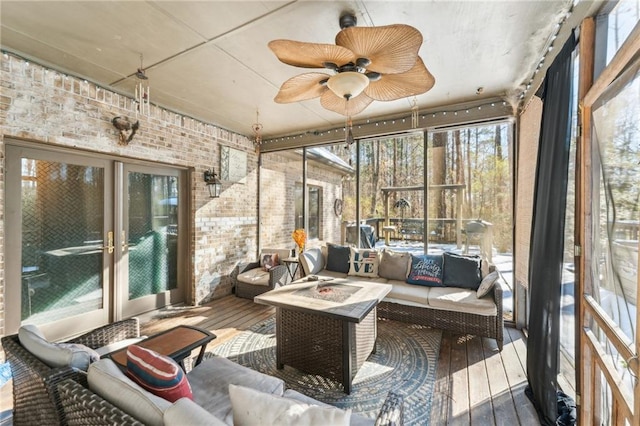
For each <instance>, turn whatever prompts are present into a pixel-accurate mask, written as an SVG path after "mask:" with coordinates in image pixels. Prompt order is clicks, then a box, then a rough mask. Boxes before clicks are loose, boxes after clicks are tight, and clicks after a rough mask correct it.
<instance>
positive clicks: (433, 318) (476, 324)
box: [300, 245, 505, 351]
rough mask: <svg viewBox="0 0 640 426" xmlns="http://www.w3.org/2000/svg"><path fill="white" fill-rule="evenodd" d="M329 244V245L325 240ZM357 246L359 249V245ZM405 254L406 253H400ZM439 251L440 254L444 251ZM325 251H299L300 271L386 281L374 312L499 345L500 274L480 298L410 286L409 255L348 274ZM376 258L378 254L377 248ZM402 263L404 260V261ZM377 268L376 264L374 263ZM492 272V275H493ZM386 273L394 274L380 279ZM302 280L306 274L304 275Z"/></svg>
mask: <svg viewBox="0 0 640 426" xmlns="http://www.w3.org/2000/svg"><path fill="white" fill-rule="evenodd" d="M329 246H330V247H331V245H329ZM361 250H362V249H361ZM404 254H407V253H404ZM444 255H445V254H443V255H442V256H444ZM330 256H331V250H328V249H327V247H326V246H323V247H322V248H313V249H309V250H307V251H305V253H303V255H302V256H301V257H300V264H301V269H302V271H303V274H304V275H305V276H309V275H315V276H318V277H319V279H331V280H333V281H335V282H341V281H342V282H351V283H363V284H364V285H366V283H367V282H369V281H371V280H373V281H375V282H382V283H387V284H391V285H392V290H391V292H390V293H389V294H388V295H387V296H386V297H385V298H384V300H383V301H382V302H380V303H379V304H378V316H379V317H382V318H388V319H392V320H397V321H402V322H408V323H414V324H420V325H426V326H429V327H433V328H439V329H443V330H449V331H453V332H455V333H460V334H473V335H477V336H483V337H489V338H493V339H495V340H496V343H497V345H498V349H499V350H500V351H501V350H502V346H503V341H504V338H503V332H504V330H503V327H504V320H503V315H502V314H503V312H502V294H503V286H504V285H505V284H504V281H503V279H502V277H500V278H499V279H497V280H496V281H495V282H494V283H493V287H492V288H491V290H490V291H489V292H488V294H487V295H486V296H484V297H477V291H476V290H475V289H472V288H471V289H470V288H461V287H443V286H433V287H431V286H426V285H414V284H409V283H407V280H406V279H401V278H403V277H404V278H407V276H408V275H409V273H410V270H411V257H410V255H409V260H408V261H405V262H397V263H396V264H395V268H397V270H396V271H393V272H394V273H389V271H387V274H382V273H381V274H380V275H375V276H372V277H364V276H358V275H350V274H349V273H345V272H344V271H340V272H337V271H336V270H335V269H339V268H336V267H335V265H334V266H333V267H332V265H331V264H332V262H331V261H330V259H329V257H330ZM377 256H378V261H379V262H380V261H381V257H382V256H383V253H381V252H377ZM407 262H408V263H407ZM482 265H483V267H482V268H481V270H480V271H478V273H479V276H480V277H481V279H482V278H485V277H486V276H487V275H488V274H489V273H491V272H493V271H494V270H495V266H493V265H490V264H488V262H486V261H484V260H483V261H482ZM380 268H381V272H382V264H381V263H380ZM494 275H495V274H494ZM388 276H392V277H395V279H389V278H386V277H388ZM303 279H308V277H305V278H303Z"/></svg>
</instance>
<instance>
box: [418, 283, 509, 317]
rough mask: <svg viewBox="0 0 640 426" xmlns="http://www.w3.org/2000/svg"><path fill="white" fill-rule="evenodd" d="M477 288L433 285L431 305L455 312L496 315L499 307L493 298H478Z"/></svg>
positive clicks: (430, 294) (430, 293)
mask: <svg viewBox="0 0 640 426" xmlns="http://www.w3.org/2000/svg"><path fill="white" fill-rule="evenodd" d="M476 294H477V293H476V290H470V289H467V288H459V287H431V288H430V290H429V306H430V307H432V308H434V309H445V310H447V311H454V312H467V313H470V314H478V315H485V316H495V315H497V314H498V308H497V307H496V304H495V302H494V301H493V299H492V298H489V297H484V298H482V299H478V297H477V296H476Z"/></svg>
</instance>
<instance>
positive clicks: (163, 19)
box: [0, 0, 573, 137]
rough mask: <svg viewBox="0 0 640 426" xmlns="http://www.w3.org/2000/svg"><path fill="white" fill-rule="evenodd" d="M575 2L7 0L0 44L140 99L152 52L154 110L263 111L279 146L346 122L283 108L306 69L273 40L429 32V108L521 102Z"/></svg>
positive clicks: (390, 110)
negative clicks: (347, 20)
mask: <svg viewBox="0 0 640 426" xmlns="http://www.w3.org/2000/svg"><path fill="white" fill-rule="evenodd" d="M572 3H573V2H572V0H560V1H552V0H538V1H521V0H511V1H491V0H488V1H456V2H453V1H450V2H445V1H439V0H432V1H426V0H425V1H368V0H357V1H199V2H195V1H121V2H109V1H85V2H75V1H61V2H55V1H7V0H3V1H2V2H1V6H0V7H1V10H0V11H1V24H2V32H1V38H0V41H1V44H2V47H3V48H4V49H6V50H8V51H11V52H14V53H18V54H20V55H22V56H24V57H26V58H29V59H31V60H34V61H36V62H39V63H41V64H44V65H47V66H50V67H53V68H56V69H58V70H60V71H64V72H69V73H71V74H74V75H77V76H80V77H83V78H86V79H88V80H90V81H93V82H95V83H98V84H100V85H102V86H105V87H111V88H113V89H114V90H116V91H119V92H122V93H127V94H130V95H133V90H134V85H135V83H136V82H137V81H138V80H137V79H136V77H135V76H134V75H133V74H134V73H135V71H136V69H137V68H138V67H139V66H140V54H143V55H144V68H146V74H147V76H148V77H149V84H150V87H151V101H152V102H153V103H156V104H158V105H161V106H163V107H166V108H168V109H170V110H173V111H176V112H179V113H182V114H186V115H189V116H191V117H194V118H197V119H200V120H203V121H206V122H209V123H212V124H215V125H218V126H221V127H224V128H226V129H229V130H232V131H234V132H238V133H240V134H245V135H250V134H251V124H252V123H254V122H255V121H256V110H257V109H259V111H260V121H261V122H262V124H263V125H264V130H263V134H264V136H265V137H270V136H279V135H284V134H290V133H295V132H300V131H306V130H312V129H322V128H327V127H331V126H335V125H341V124H342V123H344V117H343V116H341V115H339V114H336V113H334V112H331V111H327V110H325V109H324V108H322V107H321V106H320V102H319V99H314V100H309V101H304V102H299V103H295V104H284V105H283V104H276V103H275V102H274V101H273V98H274V97H275V95H276V93H277V92H278V88H279V87H280V85H281V84H282V83H283V82H284V81H285V80H287V79H288V78H290V77H293V76H294V75H297V74H300V73H302V72H305V70H303V69H299V68H295V67H291V66H288V65H285V64H283V63H281V62H279V61H278V59H277V58H276V57H275V55H274V54H273V53H272V52H271V50H270V49H269V48H268V47H267V43H268V42H269V41H270V40H273V39H280V38H283V39H292V40H297V41H306V42H315V43H334V39H335V35H336V34H337V33H338V31H339V30H340V28H339V25H338V18H339V16H340V14H341V13H342V12H343V11H347V10H350V11H353V12H355V14H356V16H357V18H358V25H359V26H381V25H389V24H395V23H403V24H408V25H412V26H414V27H416V28H417V29H419V30H420V31H421V32H422V35H423V37H424V42H423V45H422V48H421V49H420V56H421V57H422V59H423V60H424V62H425V64H426V66H427V68H428V69H429V70H430V71H431V73H432V74H433V75H434V77H435V79H436V83H435V86H434V88H433V89H432V90H430V91H429V92H427V93H425V94H423V95H420V96H418V97H417V101H418V105H419V106H420V108H421V109H423V108H430V107H435V106H439V105H450V104H454V103H459V102H466V101H473V100H476V99H478V98H480V97H486V98H490V97H496V96H500V97H506V96H511V95H514V94H515V95H518V94H519V93H520V92H521V91H522V87H523V85H525V84H526V83H527V82H528V81H529V80H530V79H531V76H532V75H533V71H534V70H535V69H536V67H537V65H538V63H539V61H540V58H541V57H542V56H543V55H544V54H545V52H546V48H547V46H548V42H549V40H550V36H551V35H552V34H553V33H555V31H556V24H557V23H558V22H560V20H561V17H562V16H564V15H565V14H566V11H567V10H568V8H569V7H570V6H571V4H572ZM479 87H482V88H483V91H482V93H481V94H480V95H478V94H476V91H477V89H478V88H479ZM410 108H411V103H410V100H409V99H403V100H399V101H393V102H373V103H372V104H371V105H370V106H369V107H368V108H367V109H365V111H364V112H363V113H361V114H360V115H359V116H358V117H354V120H357V119H362V118H365V117H366V118H372V117H378V116H384V115H389V114H394V113H399V112H402V111H408V110H410Z"/></svg>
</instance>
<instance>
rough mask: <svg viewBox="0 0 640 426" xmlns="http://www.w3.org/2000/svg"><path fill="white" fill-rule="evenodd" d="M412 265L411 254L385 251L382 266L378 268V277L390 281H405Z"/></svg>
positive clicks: (381, 260)
mask: <svg viewBox="0 0 640 426" xmlns="http://www.w3.org/2000/svg"><path fill="white" fill-rule="evenodd" d="M410 265H411V254H410V253H401V252H394V251H391V250H384V251H383V252H382V258H381V259H380V265H379V266H378V275H380V277H381V278H386V279H388V280H398V281H405V280H406V279H407V273H408V272H409V266H410Z"/></svg>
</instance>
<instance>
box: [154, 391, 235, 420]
mask: <svg viewBox="0 0 640 426" xmlns="http://www.w3.org/2000/svg"><path fill="white" fill-rule="evenodd" d="M164 424H165V426H184V425H189V426H224V425H226V423H225V422H223V421H222V420H220V419H219V418H217V417H216V416H214V415H213V414H211V413H209V412H208V411H207V410H205V409H204V408H202V407H201V406H199V405H198V404H196V403H195V402H193V401H192V400H190V399H189V398H181V399H179V400H177V401H176V402H175V403H174V404H173V405H172V406H171V407H169V408H168V409H167V411H165V412H164Z"/></svg>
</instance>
